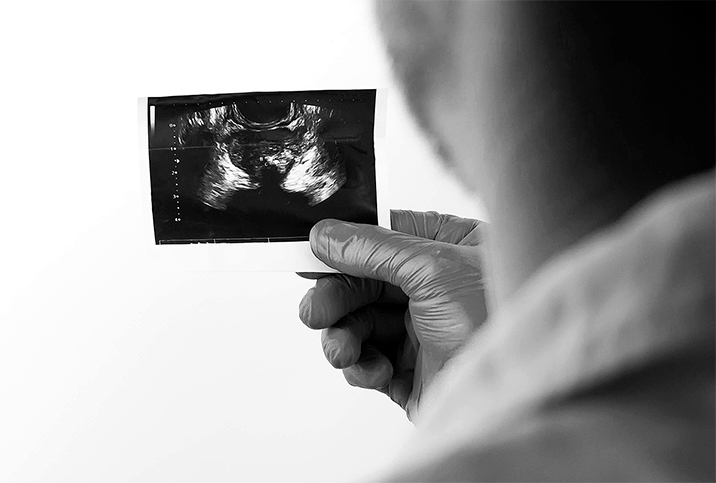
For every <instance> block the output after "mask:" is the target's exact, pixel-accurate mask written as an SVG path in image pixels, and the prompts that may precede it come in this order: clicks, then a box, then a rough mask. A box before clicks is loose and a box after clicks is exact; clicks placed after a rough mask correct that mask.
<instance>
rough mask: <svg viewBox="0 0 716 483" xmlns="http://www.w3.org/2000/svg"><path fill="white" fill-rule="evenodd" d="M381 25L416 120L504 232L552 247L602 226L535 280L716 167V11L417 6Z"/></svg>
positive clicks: (663, 5)
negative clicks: (609, 226)
mask: <svg viewBox="0 0 716 483" xmlns="http://www.w3.org/2000/svg"><path fill="white" fill-rule="evenodd" d="M377 13H378V19H379V23H380V27H381V31H382V33H383V38H384V42H385V44H386V47H387V50H388V52H389V55H390V57H391V58H392V62H393V68H394V71H395V73H396V75H397V77H398V78H399V80H400V81H401V82H402V84H403V87H404V92H405V94H406V97H407V100H408V103H409V105H410V106H411V109H412V110H413V112H414V114H415V117H416V118H417V119H418V121H419V123H420V124H421V125H422V126H423V128H424V130H425V131H426V133H427V134H428V135H429V136H431V137H432V139H433V141H434V143H435V145H436V146H437V147H438V151H439V153H440V154H441V155H442V157H443V158H444V159H446V160H447V163H448V164H449V165H452V166H453V167H454V169H455V170H456V171H457V172H458V174H459V175H460V178H461V179H462V180H464V181H465V182H466V183H467V184H468V185H469V186H470V187H471V188H472V189H474V191H475V192H476V193H477V194H478V195H479V196H480V197H482V198H483V200H484V201H485V204H486V206H487V208H488V211H489V213H490V217H491V221H492V222H493V223H497V224H499V223H503V222H504V223H512V225H513V227H518V226H524V227H525V228H524V230H525V231H527V230H530V231H529V234H530V235H531V236H532V235H534V240H536V241H539V240H540V237H542V238H544V237H547V238H546V239H548V240H549V237H552V239H555V240H556V239H558V238H559V235H558V234H557V232H558V231H559V230H562V229H569V225H570V223H572V221H573V220H575V219H577V218H579V217H581V218H582V219H586V218H590V220H593V221H590V222H583V226H581V227H579V228H574V229H573V230H572V231H573V233H572V234H571V235H570V236H565V241H563V242H561V243H562V246H561V247H560V246H554V247H549V246H546V245H549V243H547V244H544V245H545V246H544V247H543V248H542V252H544V253H540V254H536V255H534V254H533V255H530V256H531V257H532V258H534V259H535V260H536V261H534V262H530V261H525V260H522V261H520V260H516V261H515V262H514V263H515V264H517V265H519V264H522V265H525V268H524V271H525V273H528V272H530V271H531V270H532V269H534V268H535V267H536V266H537V265H538V264H539V263H540V262H541V261H542V260H541V259H543V258H545V257H547V256H549V255H550V253H549V252H550V251H552V252H553V251H555V249H556V250H559V249H560V248H563V247H564V246H565V245H568V244H569V243H571V241H574V240H573V239H574V238H575V237H578V236H581V235H583V234H585V233H587V232H589V231H590V230H592V229H594V228H596V227H597V226H598V225H599V224H600V223H601V224H604V223H605V222H608V221H610V220H612V219H614V218H615V217H617V216H618V215H620V214H621V213H623V212H624V211H625V210H626V209H628V208H629V207H631V206H632V205H633V204H634V203H636V202H637V201H639V200H640V199H642V198H644V197H645V196H646V195H648V194H649V193H651V192H653V191H654V190H656V189H658V188H659V187H661V186H663V185H666V184H668V183H669V182H671V181H675V180H677V179H680V178H683V177H686V176H688V175H690V174H693V173H697V172H701V171H705V170H707V169H710V168H713V166H714V129H715V126H714V106H715V100H714V3H713V2H710V1H709V2H698V3H691V2H673V3H672V2H658V3H644V2H627V3H621V2H500V1H492V2H489V1H488V2H486V1H463V2H457V1H433V2H430V1H407V0H404V1H389V2H388V1H383V2H378V3H377ZM600 210H601V211H603V213H604V214H600V213H599V212H600ZM508 218H509V220H508V221H505V219H508ZM535 219H538V222H535ZM590 223H591V225H590ZM565 227H567V228H565ZM540 230H541V231H542V233H539V231H540ZM522 235H524V233H522V232H520V231H519V229H518V228H514V229H513V232H512V233H511V235H510V236H514V237H517V236H522ZM568 238H569V239H570V240H567V239H568ZM556 245H559V243H557V244H556ZM522 249H524V247H523V248H522ZM530 264H531V265H532V266H531V267H530V266H529V265H530ZM520 269H522V268H520Z"/></svg>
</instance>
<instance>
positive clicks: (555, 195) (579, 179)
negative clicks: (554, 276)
mask: <svg viewBox="0 0 716 483" xmlns="http://www.w3.org/2000/svg"><path fill="white" fill-rule="evenodd" d="M523 159H524V158H523ZM526 164H529V165H530V166H534V167H536V168H537V169H531V170H530V169H527V168H526V167H525V163H521V164H520V165H512V168H513V169H512V170H511V171H512V172H504V173H502V175H501V176H498V177H497V178H496V179H495V181H497V182H496V183H495V184H494V187H495V189H494V190H492V193H491V194H492V196H491V197H489V198H490V199H489V200H486V204H487V206H488V210H489V212H490V219H491V230H490V238H489V249H490V252H491V253H490V262H488V263H489V264H490V266H488V271H489V273H490V274H491V275H492V278H493V292H494V293H493V294H492V295H491V301H492V303H493V306H500V305H502V303H503V302H504V301H505V300H506V299H509V298H510V297H512V295H513V294H514V293H515V292H517V291H518V290H519V289H520V288H521V287H522V286H523V285H524V284H525V282H527V281H528V280H529V279H530V277H532V276H533V274H534V273H535V272H536V271H538V270H539V269H540V268H541V267H542V266H543V265H544V264H545V263H546V262H548V261H549V260H550V259H552V258H553V257H555V256H556V255H558V254H560V253H562V252H563V251H565V250H567V249H568V248H570V247H571V246H573V245H575V244H577V243H578V242H580V241H581V240H583V239H584V238H585V237H587V236H589V235H591V234H593V233H595V232H597V231H600V230H602V229H604V228H606V227H608V226H610V225H612V224H613V223H615V222H616V221H617V220H618V219H619V218H620V217H622V215H623V214H624V213H625V212H627V211H628V210H629V209H630V208H631V207H632V206H633V205H634V204H635V203H636V202H637V201H638V200H639V199H640V198H641V196H637V195H635V194H629V193H625V192H623V191H620V190H619V189H618V188H617V187H615V185H614V183H610V182H608V181H606V180H602V179H600V177H596V176H594V173H587V172H583V173H579V174H575V173H573V174H560V173H559V171H558V170H549V169H544V168H542V169H539V167H549V166H554V165H553V164H550V163H547V162H543V161H542V160H540V159H534V160H530V162H529V163H526ZM575 164H577V163H575ZM584 164H587V163H584Z"/></svg>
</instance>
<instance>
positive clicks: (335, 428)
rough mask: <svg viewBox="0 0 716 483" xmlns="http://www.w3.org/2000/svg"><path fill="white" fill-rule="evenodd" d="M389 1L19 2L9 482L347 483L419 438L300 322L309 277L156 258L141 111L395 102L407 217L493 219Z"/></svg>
mask: <svg viewBox="0 0 716 483" xmlns="http://www.w3.org/2000/svg"><path fill="white" fill-rule="evenodd" d="M372 8H373V7H372V5H371V4H370V3H368V2H339V1H328V2H321V3H316V2H310V3H309V2H298V1H293V2H270V1H262V2H258V1H257V2H240V1H234V2H207V1H202V2H196V1H193V2H179V1H173V2H134V3H133V2H113V3H111V4H110V3H108V2H86V3H83V2H39V3H37V2H35V3H33V2H14V3H13V4H12V5H10V6H5V7H4V8H3V10H4V13H3V16H2V19H1V20H0V23H1V24H2V25H1V26H0V27H1V28H0V40H1V41H2V45H3V47H2V49H3V55H2V60H1V61H0V62H1V63H2V71H3V72H4V74H3V84H4V88H3V95H4V99H3V107H4V110H3V114H2V116H0V123H2V128H1V129H0V132H1V133H2V147H3V149H2V173H3V174H2V189H0V200H1V203H0V210H1V211H0V220H1V221H2V230H1V231H2V242H0V243H2V249H1V250H0V257H1V260H0V262H1V269H0V270H1V272H0V273H2V275H1V276H2V279H1V280H2V290H1V291H0V481H13V482H20V481H52V482H57V481H73V482H79V481H156V482H159V481H202V482H207V481H345V480H350V479H360V475H361V474H365V473H366V472H369V471H371V470H372V469H373V468H376V467H378V466H380V465H381V464H383V463H385V462H386V461H388V460H389V459H390V457H391V455H392V454H395V453H396V452H397V451H399V447H400V443H401V441H403V440H404V438H406V437H408V436H409V435H410V433H411V428H412V426H411V424H410V423H409V422H408V421H407V419H406V418H405V415H404V413H403V411H402V410H401V409H400V408H399V407H397V406H396V405H394V404H393V403H392V402H391V401H390V400H389V399H388V398H387V397H386V396H384V395H382V394H379V393H376V392H370V391H365V390H361V389H357V388H353V387H350V386H348V384H347V383H345V381H344V379H343V376H342V374H341V372H340V371H337V370H334V369H333V368H331V366H330V365H329V364H328V363H327V362H326V361H325V360H324V358H323V354H322V351H321V347H320V334H319V333H318V332H313V331H311V330H309V329H307V328H306V327H304V326H303V325H302V324H301V322H300V321H299V320H298V316H297V307H298V303H299V301H300V299H301V297H302V296H303V293H305V291H306V290H307V289H308V288H309V287H310V286H311V285H312V284H311V282H309V281H306V280H303V279H300V278H298V277H297V276H296V275H295V274H292V273H254V274H246V273H239V272H231V271H221V272H208V271H203V272H202V271H199V272H196V271H192V272H187V271H183V270H181V268H176V267H175V268H174V269H167V267H164V268H162V267H158V266H157V265H156V264H155V263H152V261H151V260H148V259H147V251H146V250H145V248H144V245H143V243H144V240H145V239H146V233H145V232H144V229H145V228H146V227H145V225H144V224H143V223H141V222H140V221H139V220H140V218H141V216H142V213H143V210H144V209H146V208H147V207H146V206H143V205H142V200H143V196H142V189H141V183H140V176H139V164H138V160H137V158H138V155H137V129H138V128H137V98H138V97H141V96H161V95H172V94H203V93H222V92H241V91H242V90H246V89H256V88H259V89H262V90H271V89H275V88H290V87H292V86H294V87H295V88H296V89H314V88H315V89H321V88H334V89H335V88H371V87H387V88H388V89H389V101H388V117H387V123H388V124H387V138H386V145H387V150H386V152H387V158H388V159H387V162H388V165H389V166H390V197H391V203H392V206H393V207H396V208H408V209H416V210H436V211H442V212H450V213H453V214H457V215H462V216H471V217H482V218H484V213H483V212H482V211H481V209H480V208H479V206H478V204H477V202H476V201H473V200H472V199H470V197H469V196H468V195H467V194H466V193H465V192H464V191H463V190H462V189H461V188H460V187H459V185H458V184H457V183H456V181H455V180H453V179H452V178H451V177H450V176H449V175H448V174H447V173H445V172H444V171H443V168H442V167H441V166H440V164H439V163H438V162H436V161H435V160H434V159H433V158H434V156H433V154H432V152H431V150H430V148H429V146H427V144H426V143H425V142H424V141H423V140H422V139H421V138H420V136H419V135H418V133H417V130H416V127H415V125H414V123H413V122H412V121H411V120H410V118H409V116H408V114H407V111H406V108H405V105H404V101H403V99H402V97H401V96H400V93H399V91H398V90H397V87H396V86H395V84H394V81H393V80H392V79H391V77H390V75H389V71H388V69H387V65H386V60H385V57H384V54H383V52H382V50H381V48H380V43H379V38H378V37H377V35H376V32H375V25H374V24H373V16H372Z"/></svg>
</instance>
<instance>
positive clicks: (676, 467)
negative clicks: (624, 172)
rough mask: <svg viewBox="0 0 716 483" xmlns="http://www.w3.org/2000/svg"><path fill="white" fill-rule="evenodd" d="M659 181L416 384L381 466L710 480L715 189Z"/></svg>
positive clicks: (398, 477)
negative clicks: (411, 415) (402, 434)
mask: <svg viewBox="0 0 716 483" xmlns="http://www.w3.org/2000/svg"><path fill="white" fill-rule="evenodd" d="M715 191H716V190H715V183H714V173H713V172H710V173H708V174H705V175H701V176H698V177H695V178H692V179H689V180H686V181H682V182H679V183H677V184H675V185H673V186H669V187H667V188H665V189H663V190H662V191H661V192H659V193H657V194H656V195H654V196H652V197H650V198H649V199H647V200H645V201H644V202H642V203H641V204H640V205H638V206H637V207H635V208H634V209H632V210H631V211H630V212H629V213H627V215H625V216H624V217H623V218H622V220H621V221H619V222H618V223H616V224H615V225H613V226H611V227H609V228H607V229H605V230H603V231H601V232H600V233H596V234H594V235H593V236H590V238H589V239H586V240H584V241H582V242H580V243H579V244H577V245H576V246H574V247H573V248H571V249H570V250H568V252H565V253H563V254H561V255H560V256H558V257H557V258H555V259H553V260H552V261H551V262H549V263H547V264H546V265H545V266H544V267H543V268H542V269H541V270H540V271H539V273H537V274H535V276H534V277H532V278H531V279H530V281H529V282H528V283H526V284H525V286H524V287H523V289H522V290H520V292H519V294H518V295H516V296H515V297H514V298H513V299H512V300H511V301H510V303H509V304H507V305H506V306H504V307H502V308H501V309H500V310H499V311H498V312H497V313H495V314H494V316H492V317H491V318H490V320H488V322H487V323H486V324H485V325H483V327H481V328H480V329H479V331H478V332H477V333H476V335H475V336H474V337H473V339H472V340H471V341H470V342H469V343H468V344H467V345H466V346H465V348H464V349H463V350H462V351H461V353H460V355H459V356H457V357H456V358H454V359H453V360H451V361H450V363H449V364H448V366H446V368H445V369H444V371H443V373H442V376H441V377H440V378H439V379H438V380H437V381H436V382H435V384H434V385H433V386H432V387H431V388H430V390H429V392H428V395H427V397H426V398H425V403H424V404H423V407H422V409H421V414H420V415H419V417H418V420H417V422H416V425H417V426H418V431H417V433H416V437H415V438H414V439H413V440H412V441H411V442H410V443H409V444H408V445H407V447H406V448H404V449H403V451H402V452H401V456H400V457H399V462H398V464H397V466H396V467H395V470H394V471H393V472H392V473H390V475H391V476H390V477H389V478H388V480H389V481H504V480H512V481H540V480H541V481H544V480H560V481H585V480H588V481H714V479H715V474H714V467H715V459H714V454H715V447H714V438H715V427H714V414H715V410H716V409H715V407H714V399H715V394H714V362H715V359H714V344H715V340H716V338H715V329H714V327H715V315H714V296H715V295H714V292H715V289H714V280H715V278H716V275H715V269H714V267H715V264H716V262H715V259H714V255H715V252H716V248H715V243H714V240H715V238H716V235H715V234H716V227H715V220H716V209H715V206H716V201H715V198H714V193H715Z"/></svg>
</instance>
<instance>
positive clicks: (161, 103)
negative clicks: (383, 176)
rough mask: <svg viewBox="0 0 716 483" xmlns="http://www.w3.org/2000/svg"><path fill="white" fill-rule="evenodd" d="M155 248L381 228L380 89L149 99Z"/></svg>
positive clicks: (294, 238) (300, 238) (295, 238)
mask: <svg viewBox="0 0 716 483" xmlns="http://www.w3.org/2000/svg"><path fill="white" fill-rule="evenodd" d="M148 109H149V113H148V114H149V162H150V176H151V188H152V209H153V215H154V231H155V239H156V242H157V244H168V243H220V242H275V241H304V240H308V233H309V231H310V229H311V227H312V226H313V225H314V224H315V223H316V222H317V221H319V220H321V219H323V218H340V219H344V220H347V221H353V222H358V223H370V224H377V209H376V188H375V154H374V150H373V125H374V114H375V90H359V91H309V92H272V93H248V94H228V95H210V96H208V95H206V96H181V97H163V98H149V102H148Z"/></svg>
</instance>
